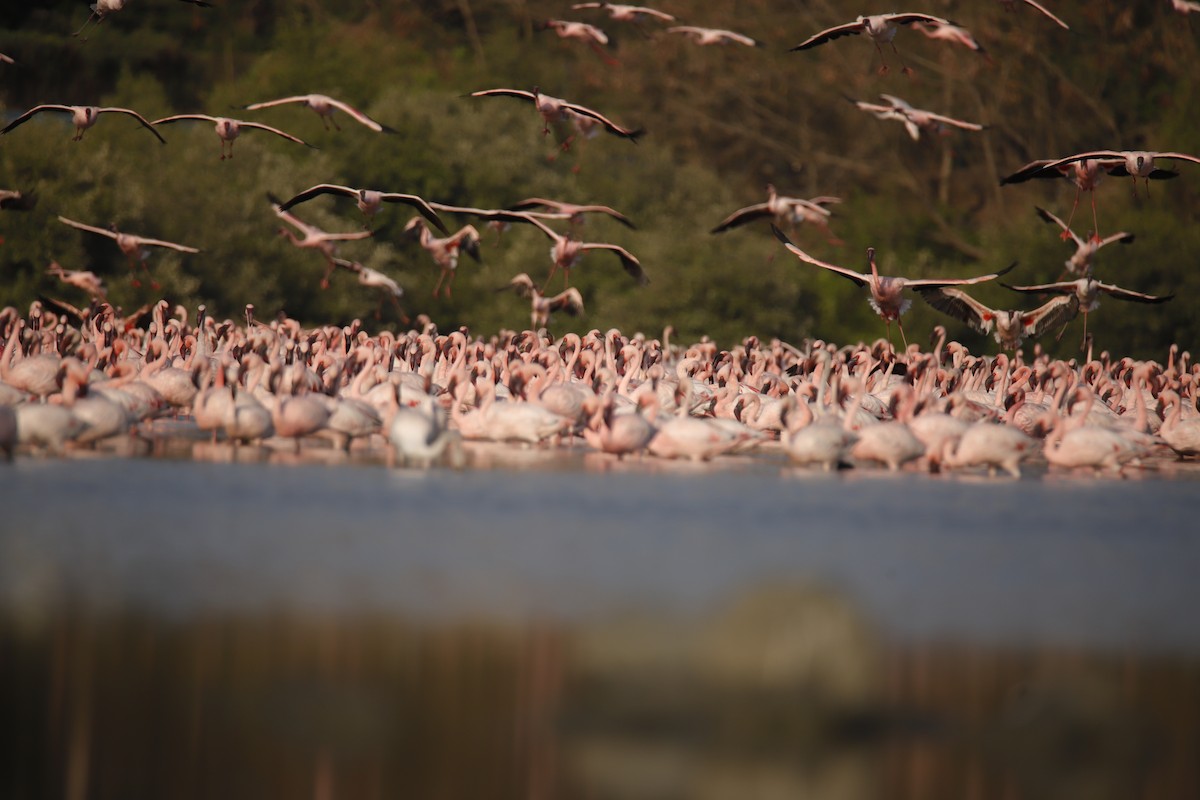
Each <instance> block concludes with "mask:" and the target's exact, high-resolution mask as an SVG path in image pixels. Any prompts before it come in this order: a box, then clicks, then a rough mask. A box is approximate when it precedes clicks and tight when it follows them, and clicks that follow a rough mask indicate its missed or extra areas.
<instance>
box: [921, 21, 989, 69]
mask: <svg viewBox="0 0 1200 800" xmlns="http://www.w3.org/2000/svg"><path fill="white" fill-rule="evenodd" d="M912 28H913V30H915V31H920V32H921V33H923V34H925V35H926V36H927V37H928V38H930V39H940V40H942V41H944V42H950V43H951V44H960V45H962V46H963V47H965V48H967V49H968V50H973V51H974V52H976V53H979V55H981V56H983V57H984V58H986V59H987V60H988V61H989V62H991V60H992V57H991V56H989V55H988V53H987V50H984V49H983V45H981V44H980V43H979V41H978V40H977V39H976V38H975V36H974V35H973V34H972V33H971V32H970V31H969V30H967V29H966V28H964V27H962V26H961V25H955V24H954V23H951V22H914V23H912Z"/></svg>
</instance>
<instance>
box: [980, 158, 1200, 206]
mask: <svg viewBox="0 0 1200 800" xmlns="http://www.w3.org/2000/svg"><path fill="white" fill-rule="evenodd" d="M1159 158H1163V159H1167V160H1171V161H1190V162H1192V163H1193V164H1200V158H1197V157H1196V156H1193V155H1189V154H1188V153H1175V152H1159V151H1156V150H1089V151H1087V152H1085V153H1076V154H1075V155H1072V156H1064V157H1063V158H1054V159H1050V160H1049V161H1046V162H1045V163H1040V162H1038V161H1034V162H1032V163H1031V164H1027V165H1026V166H1024V167H1022V168H1021V169H1019V170H1017V171H1016V172H1014V173H1013V174H1012V175H1009V176H1008V177H1007V178H1005V179H1003V180H1002V181H1001V183H1019V182H1020V181H1023V180H1026V179H1028V178H1032V177H1037V176H1036V175H1034V174H1030V172H1031V171H1032V172H1034V173H1040V172H1048V171H1050V170H1057V169H1059V168H1060V167H1063V166H1065V165H1068V164H1074V163H1075V162H1077V161H1093V160H1099V161H1100V162H1101V166H1102V167H1103V168H1104V169H1105V171H1106V172H1108V174H1109V175H1119V176H1129V177H1131V178H1133V196H1134V197H1137V180H1138V178H1141V179H1142V180H1144V181H1145V182H1146V192H1147V193H1149V191H1150V181H1151V179H1154V180H1161V179H1164V178H1174V177H1175V176H1176V175H1178V174H1179V173H1178V172H1177V171H1175V170H1170V169H1162V168H1160V167H1156V166H1154V161H1155V159H1159Z"/></svg>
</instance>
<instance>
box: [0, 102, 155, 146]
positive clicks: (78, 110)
mask: <svg viewBox="0 0 1200 800" xmlns="http://www.w3.org/2000/svg"><path fill="white" fill-rule="evenodd" d="M43 111H65V112H67V113H68V114H70V115H71V121H72V122H73V123H74V124H75V135H74V136H72V137H71V141H72V142H78V141H79V140H80V139H82V138H83V132H84V131H86V130H87V129H88V128H90V127H92V126H93V125H95V124H96V122H97V121H98V120H99V119H100V115H101V114H110V113H115V114H127V115H129V116H131V117H133V118H134V119H136V120H137V121H138V123H139V124H140V125H141V126H142V127H143V128H145V129H146V130H148V131H150V132H151V133H153V134H154V136H155V137H156V138H157V139H158V140H159V141H160V142H162V143H163V144H166V143H167V140H166V139H164V138H163V137H162V134H160V133H159V132H158V131H156V130H155V129H154V126H153V123H150V122H147V121H146V118H145V117H143V116H142V115H141V114H139V113H137V112H136V111H134V110H132V109H129V108H121V107H120V106H63V105H58V104H57V103H43V104H42V105H40V106H34V107H33V108H31V109H29V110H28V111H26V112H25V113H24V114H22V115H21V116H19V117H17V118H16V119H14V120H13V121H12V122H10V123H9V124H8V125H7V126H6V127H5V128H4V130H0V135H3V134H6V133H8V132H9V131H11V130H12V129H13V128H16V127H17V126H18V125H24V124H25V123H26V122H28V121H29V120H30V119H32V118H33V117H34V116H35V115H37V114H40V113H42V112H43Z"/></svg>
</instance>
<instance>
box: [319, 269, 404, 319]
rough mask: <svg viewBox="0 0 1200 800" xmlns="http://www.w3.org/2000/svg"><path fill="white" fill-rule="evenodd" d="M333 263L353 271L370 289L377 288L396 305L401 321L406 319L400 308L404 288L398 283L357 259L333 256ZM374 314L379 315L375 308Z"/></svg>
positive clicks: (359, 280) (360, 281) (381, 303)
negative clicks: (351, 259)
mask: <svg viewBox="0 0 1200 800" xmlns="http://www.w3.org/2000/svg"><path fill="white" fill-rule="evenodd" d="M333 263H334V264H335V265H336V266H339V267H341V268H342V269H344V270H346V271H348V272H353V273H354V274H355V275H356V276H358V282H359V283H360V284H362V285H363V286H369V287H371V288H372V289H378V290H379V291H380V292H381V293H382V294H383V296H384V297H386V298H388V299H389V300H391V301H392V305H394V306H395V307H396V311H397V312H398V313H399V314H400V317H401V320H402V321H407V315H406V314H405V313H404V311H403V309H401V308H400V298H401V297H403V296H404V290H403V289H401V288H400V284H398V283H396V281H395V280H394V279H392V278H389V277H388V276H387V275H384V274H383V273H382V272H380V271H379V270H377V269H371V268H370V267H367V266H364V265H362V264H360V263H359V262H357V261H348V260H347V259H344V258H335V259H333ZM379 303H380V306H382V305H383V300H382V299H380V301H379ZM375 316H376V317H378V316H379V310H378V309H376V311H375Z"/></svg>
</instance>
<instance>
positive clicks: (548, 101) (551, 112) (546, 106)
mask: <svg viewBox="0 0 1200 800" xmlns="http://www.w3.org/2000/svg"><path fill="white" fill-rule="evenodd" d="M471 97H515V98H517V99H519V100H528V101H529V102H531V103H533V105H534V107H535V108H536V109H537V112H538V114H540V115H541V117H542V135H543V136H545V135H546V134H548V133H550V125H551V124H553V123H556V122H563V121H570V119H571V115H578V116H582V117H588V118H590V119H594V120H596V121H597V122H599V123H600V124H601V125H603V126H604V130H605V131H607V132H608V133H611V134H612V135H613V136H619V137H621V138H623V139H628V140H629V141H631V142H634V143H635V144H636V143H637V140H638V137H640V136H642V134H644V133H645V131H644V130H643V129H642V128H632V129H631V128H622V127H621V126H620V125H618V124H616V123H615V122H613V121H612V120H610V119H609V118H608V117H606V116H604V115H603V114H601V113H600V112H599V111H595V110H593V109H590V108H588V107H587V106H581V105H579V104H577V103H571V102H568V101H566V100H563V99H561V98H558V97H551V96H550V95H548V94H542V93H541V91H539V90H538V88H537V87H536V86H535V87H534V89H533V91H532V92H526V91H524V90H522V89H481V90H480V91H477V92H471ZM570 143H571V140H570V138H568V139H567V140H566V141H564V143H563V145H562V148H563V149H564V150H566V149H567V148H568V147H569V146H570Z"/></svg>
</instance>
